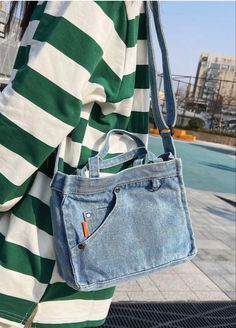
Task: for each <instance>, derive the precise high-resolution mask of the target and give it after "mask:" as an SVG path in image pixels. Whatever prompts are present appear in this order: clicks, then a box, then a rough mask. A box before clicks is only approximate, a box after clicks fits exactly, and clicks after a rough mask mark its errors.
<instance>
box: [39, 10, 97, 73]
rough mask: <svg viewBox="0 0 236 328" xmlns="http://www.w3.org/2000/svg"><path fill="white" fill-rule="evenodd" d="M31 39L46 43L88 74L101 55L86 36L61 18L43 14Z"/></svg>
mask: <svg viewBox="0 0 236 328" xmlns="http://www.w3.org/2000/svg"><path fill="white" fill-rule="evenodd" d="M50 31H52V32H51V33H50ZM33 39H34V40H38V41H41V42H48V43H49V44H51V45H52V46H53V47H55V48H56V49H58V50H60V51H61V52H62V53H63V54H64V55H66V56H68V57H69V58H71V59H72V60H73V61H74V62H76V63H78V64H79V65H81V66H83V67H84V68H85V69H86V70H87V71H88V72H90V73H92V72H93V71H94V69H95V67H96V66H97V64H98V61H99V60H100V58H101V56H102V53H103V51H102V49H101V47H100V46H99V45H98V44H97V43H96V42H95V41H94V40H93V39H92V38H91V37H90V36H89V35H88V34H86V33H84V32H83V31H81V30H80V29H79V28H78V27H76V26H74V25H73V24H72V23H70V22H69V21H67V20H66V19H65V18H63V17H54V16H51V15H48V14H44V15H43V17H42V19H41V20H40V23H39V26H38V28H37V30H36V32H35V34H34V37H33ZM68 39H69V40H70V42H68ZM62 65H63V63H62Z"/></svg>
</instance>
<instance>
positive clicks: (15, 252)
mask: <svg viewBox="0 0 236 328" xmlns="http://www.w3.org/2000/svg"><path fill="white" fill-rule="evenodd" d="M0 259H1V265H2V266H3V267H4V268H6V269H9V270H13V271H17V272H20V273H23V274H26V275H30V276H32V277H34V278H35V279H37V280H38V281H39V282H41V283H44V284H47V283H48V282H49V281H50V279H51V275H52V271H53V267H54V264H55V261H54V260H50V259H46V258H43V257H40V256H38V255H35V254H33V253H32V252H30V251H29V250H28V249H27V248H25V247H23V246H20V245H16V244H13V243H10V242H7V241H5V237H4V236H3V235H2V234H1V233H0Z"/></svg>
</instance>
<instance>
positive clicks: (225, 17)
mask: <svg viewBox="0 0 236 328" xmlns="http://www.w3.org/2000/svg"><path fill="white" fill-rule="evenodd" d="M161 17H162V25H163V29H164V33H165V36H166V41H167V47H168V50H169V58H170V64H171V70H172V74H177V75H178V74H179V75H192V76H195V75H196V71H197V64H198V59H199V55H200V53H201V52H212V53H217V54H224V55H232V56H235V55H236V54H235V3H234V2H233V1H161Z"/></svg>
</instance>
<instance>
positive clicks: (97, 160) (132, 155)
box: [78, 129, 161, 178]
mask: <svg viewBox="0 0 236 328" xmlns="http://www.w3.org/2000/svg"><path fill="white" fill-rule="evenodd" d="M114 134H118V135H119V134H120V135H127V136H128V137H130V138H131V139H133V140H134V141H135V142H136V145H137V148H135V149H132V150H130V151H128V152H126V153H124V154H120V155H117V156H114V157H112V158H109V159H106V160H104V157H105V156H106V154H107V153H108V151H109V140H110V137H111V135H114ZM145 157H147V160H148V161H152V162H154V161H158V158H157V156H156V155H154V154H153V153H152V152H150V151H148V150H147V148H146V146H145V144H144V143H143V141H142V140H141V139H139V138H138V137H137V136H135V135H134V134H132V133H130V132H128V131H125V130H120V129H113V130H110V131H109V132H108V133H107V135H106V138H105V141H104V145H103V147H102V149H101V150H100V151H99V152H98V153H97V155H95V156H93V157H90V158H89V159H88V164H87V165H85V166H84V167H83V168H82V169H81V170H78V174H80V175H81V176H86V172H87V171H89V177H90V178H97V177H99V171H100V169H106V168H109V167H113V166H116V165H119V164H123V163H125V162H128V161H130V160H134V163H133V166H136V165H141V164H142V162H143V159H144V158H145ZM159 160H161V159H159Z"/></svg>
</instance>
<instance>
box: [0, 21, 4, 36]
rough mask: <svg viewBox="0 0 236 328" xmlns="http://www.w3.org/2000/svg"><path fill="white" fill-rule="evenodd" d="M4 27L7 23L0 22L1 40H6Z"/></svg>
mask: <svg viewBox="0 0 236 328" xmlns="http://www.w3.org/2000/svg"><path fill="white" fill-rule="evenodd" d="M4 26H5V23H3V22H1V21H0V38H2V39H5V33H4Z"/></svg>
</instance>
